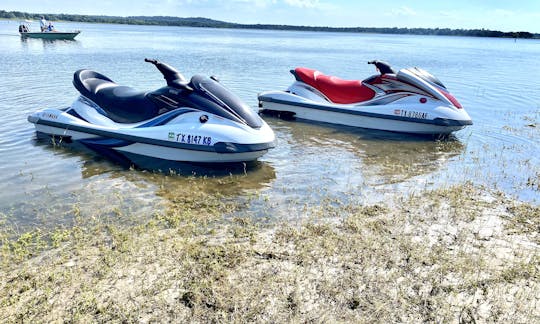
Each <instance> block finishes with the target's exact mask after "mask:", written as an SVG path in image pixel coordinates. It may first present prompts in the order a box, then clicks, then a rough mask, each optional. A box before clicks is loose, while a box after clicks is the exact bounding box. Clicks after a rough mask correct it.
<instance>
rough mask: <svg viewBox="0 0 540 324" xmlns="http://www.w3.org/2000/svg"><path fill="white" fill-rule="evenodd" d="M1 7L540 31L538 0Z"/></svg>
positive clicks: (15, 3) (44, 0)
mask: <svg viewBox="0 0 540 324" xmlns="http://www.w3.org/2000/svg"><path fill="white" fill-rule="evenodd" d="M0 9H2V10H7V11H25V12H34V13H69V14H89V15H112V16H134V15H144V16H178V17H206V18H212V19H217V20H224V21H229V22H237V23H249V24H251V23H263V24H287V25H311V26H343V27H352V26H360V27H440V28H465V29H472V28H485V29H493V30H502V31H530V32H535V33H540V0H514V1H513V0H491V1H490V0H470V1H469V0H446V1H437V0H410V1H398V0H384V1H380V0H379V1H378V0H370V1H362V0H357V1H353V0H334V1H330V0H147V1H137V0H89V1H73V0H39V1H36V0H27V1H20V0H2V1H1V3H0Z"/></svg>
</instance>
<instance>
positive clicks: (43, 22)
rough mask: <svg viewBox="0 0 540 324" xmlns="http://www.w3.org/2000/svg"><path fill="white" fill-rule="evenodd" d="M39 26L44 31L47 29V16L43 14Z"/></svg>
mask: <svg viewBox="0 0 540 324" xmlns="http://www.w3.org/2000/svg"><path fill="white" fill-rule="evenodd" d="M39 26H40V27H41V31H42V32H44V31H46V30H47V27H48V26H49V25H48V24H47V20H45V16H41V20H40V21H39Z"/></svg>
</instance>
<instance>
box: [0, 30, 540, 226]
mask: <svg viewBox="0 0 540 324" xmlns="http://www.w3.org/2000/svg"><path fill="white" fill-rule="evenodd" d="M56 27H57V28H58V29H65V30H71V29H81V30H82V33H81V34H80V35H79V36H78V37H77V39H76V41H43V40H39V39H28V40H23V39H21V38H20V37H19V36H18V35H17V33H16V31H17V22H15V21H0V44H1V45H0V47H1V51H0V64H1V65H0V75H1V77H0V117H1V120H2V123H1V124H0V136H1V137H0V222H2V219H3V221H4V223H8V224H11V225H15V226H23V225H28V224H31V225H35V226H42V225H43V224H57V223H61V222H62V221H63V219H62V218H63V217H62V215H67V214H69V212H70V210H71V209H72V208H73V205H74V204H76V205H77V206H78V208H83V209H85V210H88V211H91V210H95V209H100V208H101V209H103V208H111V209H114V208H116V209H121V210H129V211H132V212H136V213H140V214H141V215H142V214H145V213H149V212H151V211H152V209H153V208H154V207H153V206H154V205H155V203H156V202H159V201H163V200H166V199H171V195H168V194H164V192H170V193H174V192H175V188H181V187H185V186H189V185H192V184H193V181H200V182H201V185H200V186H195V187H196V188H197V189H196V190H208V192H211V193H213V192H215V193H220V194H222V195H224V196H225V197H228V198H229V199H239V200H246V201H248V202H249V204H247V206H246V210H245V212H247V213H248V214H252V215H254V216H255V217H258V216H268V217H274V216H275V217H280V216H283V217H305V214H306V213H305V212H304V211H305V209H304V208H302V206H314V205H317V204H319V203H320V201H321V199H325V200H328V199H330V200H332V199H335V200H336V201H339V202H343V201H344V202H349V201H353V202H358V203H372V202H376V201H382V200H389V199H390V198H392V197H395V196H396V195H407V194H410V193H416V192H420V191H421V190H423V189H425V188H438V187H444V186H448V185H451V184H453V183H460V182H463V181H471V182H472V183H475V184H478V185H484V186H486V187H487V188H493V189H497V190H501V191H503V192H504V193H506V194H508V195H511V196H513V197H516V198H518V199H521V200H524V201H528V202H533V203H538V202H540V188H539V186H540V184H539V182H540V122H539V121H540V86H539V85H540V82H539V81H538V80H537V78H538V76H539V75H540V64H539V62H538V58H539V57H540V41H539V40H514V39H488V38H465V37H442V36H439V37H433V36H403V35H378V34H349V33H317V32H294V31H262V30H230V29H207V28H184V27H182V28H181V27H159V26H123V25H104V24H83V23H58V24H57V26H56ZM145 57H150V58H157V59H159V60H161V61H164V62H167V63H169V64H171V65H173V66H175V67H176V68H177V69H179V70H180V71H181V72H182V73H183V74H184V75H185V76H186V77H191V75H193V74H206V75H215V76H217V77H218V78H219V79H220V81H221V82H222V84H224V85H225V86H227V87H228V88H230V89H231V90H232V91H233V92H235V93H236V94H238V95H239V96H240V97H241V98H242V99H243V100H245V101H246V102H247V103H248V104H250V105H251V106H252V107H253V109H257V93H259V92H261V91H264V90H277V89H284V88H286V87H287V86H288V85H289V84H290V83H291V82H292V80H293V78H292V76H291V75H290V74H289V72H288V71H289V70H290V69H291V68H293V67H296V66H306V67H312V68H316V69H319V70H321V71H323V72H325V73H327V74H333V75H336V76H339V77H342V78H345V79H363V78H366V77H368V76H369V75H372V74H374V73H375V71H373V67H372V66H371V65H368V64H366V62H367V61H368V60H373V59H380V60H385V61H387V62H389V63H391V65H392V66H393V67H394V68H397V69H399V68H404V67H410V66H418V67H422V68H424V69H426V70H428V71H430V72H431V73H433V74H434V75H435V76H437V77H438V78H439V79H441V80H442V81H443V82H444V83H445V85H446V86H447V87H448V88H449V89H450V91H451V92H452V93H453V94H454V95H455V96H456V97H457V98H458V100H460V102H461V103H462V104H463V106H464V107H465V108H466V110H467V111H468V113H469V115H470V116H471V117H472V119H473V121H474V125H473V126H471V127H468V128H466V129H464V130H462V131H459V132H457V133H456V135H455V138H452V139H450V140H445V141H433V140H425V139H419V138H415V137H411V136H406V135H389V134H385V133H374V132H369V131H360V130H354V129H349V128H339V127H332V126H325V125H314V124H307V123H298V122H290V121H282V120H278V119H272V118H266V117H265V119H266V120H267V122H268V123H269V124H270V126H271V127H272V128H273V129H274V131H275V133H276V136H277V141H278V145H277V147H276V148H275V149H274V150H272V151H270V152H269V153H268V154H267V155H265V156H264V157H263V158H261V159H260V161H259V163H258V164H257V165H256V167H254V168H253V169H250V170H248V171H247V174H245V175H244V174H243V173H242V172H240V174H236V175H233V178H234V179H233V180H234V181H232V183H233V185H231V181H222V180H223V178H220V177H217V178H210V179H209V178H200V180H197V179H195V180H193V179H191V178H189V177H187V176H184V175H176V176H172V177H171V176H166V175H160V174H152V173H150V172H143V171H139V170H125V169H123V168H121V167H120V166H118V165H115V164H114V163H111V162H109V161H107V160H105V159H103V158H100V157H99V156H96V155H94V154H90V153H87V152H80V151H76V150H72V149H68V148H59V147H53V146H51V145H47V144H45V143H42V142H39V141H37V140H36V136H35V132H34V126H33V124H30V123H28V122H27V120H26V117H27V116H28V115H29V114H30V113H32V112H33V111H35V110H37V109H41V108H44V107H65V106H68V105H69V104H70V103H71V102H72V101H73V100H74V99H75V98H76V97H77V91H76V90H75V89H74V88H73V86H72V83H71V82H72V77H73V72H74V71H76V70H78V69H80V68H90V69H94V70H97V71H99V72H101V73H103V74H105V75H107V76H108V77H110V78H111V79H113V80H115V81H116V82H118V83H120V84H124V85H130V86H133V87H136V88H139V89H141V90H151V89H156V88H158V87H161V86H162V85H163V80H162V77H161V74H160V73H159V72H158V71H157V70H155V68H154V67H153V66H152V65H150V64H147V63H144V62H143V59H144V58H145ZM225 177H227V176H225ZM163 186H165V190H163ZM159 188H161V189H159ZM183 192H185V191H183ZM184 194H185V193H184ZM248 198H249V199H248Z"/></svg>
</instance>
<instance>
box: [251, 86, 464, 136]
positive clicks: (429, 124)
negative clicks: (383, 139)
mask: <svg viewBox="0 0 540 324" xmlns="http://www.w3.org/2000/svg"><path fill="white" fill-rule="evenodd" d="M259 107H260V108H261V110H260V111H261V112H262V113H265V114H271V115H272V114H274V115H281V116H282V117H286V118H294V119H301V120H309V121H316V122H323V123H330V124H337V125H344V126H352V127H359V128H366V129H376V130H383V131H391V132H403V133H412V134H426V135H438V134H440V135H445V134H450V133H452V132H455V131H458V130H460V129H463V128H464V127H465V126H467V125H469V124H470V117H469V116H468V114H467V113H466V112H465V111H464V110H462V109H461V110H458V109H455V108H452V107H447V106H443V105H440V102H438V101H436V100H428V101H427V102H426V103H425V104H418V98H416V96H410V97H403V98H401V99H398V100H395V101H394V102H392V103H389V104H385V105H374V106H370V105H369V104H362V105H338V104H332V103H328V102H321V101H320V100H319V101H315V100H313V99H312V98H310V99H307V98H304V97H300V96H296V95H294V94H291V93H288V92H283V91H269V92H264V93H261V94H260V95H259Z"/></svg>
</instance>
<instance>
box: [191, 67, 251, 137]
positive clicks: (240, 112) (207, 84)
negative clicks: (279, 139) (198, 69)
mask: <svg viewBox="0 0 540 324" xmlns="http://www.w3.org/2000/svg"><path fill="white" fill-rule="evenodd" d="M191 85H192V86H193V87H194V88H195V89H196V90H198V91H199V92H202V93H203V94H204V95H205V96H207V97H209V98H210V99H211V100H212V101H214V102H215V103H217V104H218V105H219V106H220V107H221V108H222V109H224V110H226V111H227V112H228V113H229V114H232V115H234V116H235V117H236V118H238V119H240V120H242V121H243V122H245V123H246V124H247V125H248V126H250V127H253V128H259V127H261V126H262V122H261V118H260V117H259V115H257V114H256V113H255V112H254V111H253V110H251V108H250V107H249V106H248V105H247V104H245V103H244V102H243V101H242V99H240V97H238V96H237V95H235V94H234V93H232V92H231V91H229V90H228V89H227V88H225V87H224V86H222V85H221V84H220V83H219V82H217V81H215V80H213V79H211V78H208V77H205V76H202V75H195V76H193V77H192V78H191Z"/></svg>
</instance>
